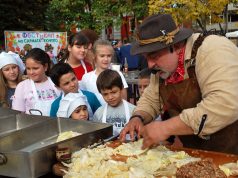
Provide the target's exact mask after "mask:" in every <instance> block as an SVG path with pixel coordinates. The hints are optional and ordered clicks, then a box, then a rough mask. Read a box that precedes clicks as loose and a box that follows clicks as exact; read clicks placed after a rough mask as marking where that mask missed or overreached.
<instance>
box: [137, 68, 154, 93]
mask: <svg viewBox="0 0 238 178" xmlns="http://www.w3.org/2000/svg"><path fill="white" fill-rule="evenodd" d="M151 71H152V70H151V69H149V68H145V69H143V70H142V71H140V73H139V76H138V88H139V94H140V96H142V94H143V93H144V90H145V88H146V87H147V86H148V85H149V84H150V75H151Z"/></svg>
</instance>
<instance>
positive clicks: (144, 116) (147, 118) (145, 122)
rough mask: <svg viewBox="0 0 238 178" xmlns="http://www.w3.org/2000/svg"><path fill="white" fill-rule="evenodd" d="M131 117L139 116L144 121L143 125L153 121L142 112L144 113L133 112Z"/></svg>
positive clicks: (148, 115)
mask: <svg viewBox="0 0 238 178" xmlns="http://www.w3.org/2000/svg"><path fill="white" fill-rule="evenodd" d="M133 115H140V116H142V117H143V119H144V121H143V123H144V124H148V123H150V122H151V121H152V120H153V117H152V116H151V115H150V114H148V113H147V112H144V111H135V112H134V113H133ZM133 115H132V116H133Z"/></svg>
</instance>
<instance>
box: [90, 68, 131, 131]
mask: <svg viewBox="0 0 238 178" xmlns="http://www.w3.org/2000/svg"><path fill="white" fill-rule="evenodd" d="M97 88H98V91H99V92H100V93H101V94H102V96H103V98H104V100H105V101H106V104H105V105H104V106H101V107H100V108H99V109H98V110H97V111H96V113H95V114H94V118H93V120H94V121H98V122H103V123H111V124H113V134H114V135H117V134H119V133H120V132H121V130H122V129H123V127H124V126H125V124H126V123H127V122H128V121H129V119H130V116H131V115H132V112H133V110H134V108H135V106H134V105H132V104H131V103H129V102H127V101H126V100H124V99H123V97H122V91H123V84H122V80H121V76H120V75H119V73H118V72H116V71H114V70H110V69H106V70H104V71H103V72H101V73H100V75H99V76H98V79H97Z"/></svg>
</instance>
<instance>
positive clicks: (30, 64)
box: [26, 58, 48, 82]
mask: <svg viewBox="0 0 238 178" xmlns="http://www.w3.org/2000/svg"><path fill="white" fill-rule="evenodd" d="M47 68H48V65H42V64H41V63H40V62H38V61H36V60H34V59H32V58H28V59H26V73H27V75H28V77H29V78H30V79H31V80H33V81H34V82H43V81H44V80H45V79H46V75H45V72H46V71H47Z"/></svg>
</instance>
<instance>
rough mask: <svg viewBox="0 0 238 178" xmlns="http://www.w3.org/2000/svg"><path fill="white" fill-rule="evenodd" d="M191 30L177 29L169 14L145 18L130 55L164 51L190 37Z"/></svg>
mask: <svg viewBox="0 0 238 178" xmlns="http://www.w3.org/2000/svg"><path fill="white" fill-rule="evenodd" d="M192 33H193V32H192V30H191V29H187V28H178V27H177V26H176V24H175V22H174V20H173V18H172V17H171V15H170V14H156V15H152V16H150V17H148V18H146V19H145V20H144V21H143V22H142V24H141V25H140V27H139V29H138V34H137V41H136V42H134V43H132V48H131V54H132V55H136V54H141V53H148V52H153V51H158V50H160V49H164V48H166V47H168V46H170V45H172V44H175V43H178V42H180V41H183V40H185V39H187V38H188V37H190V36H191V35H192Z"/></svg>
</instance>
